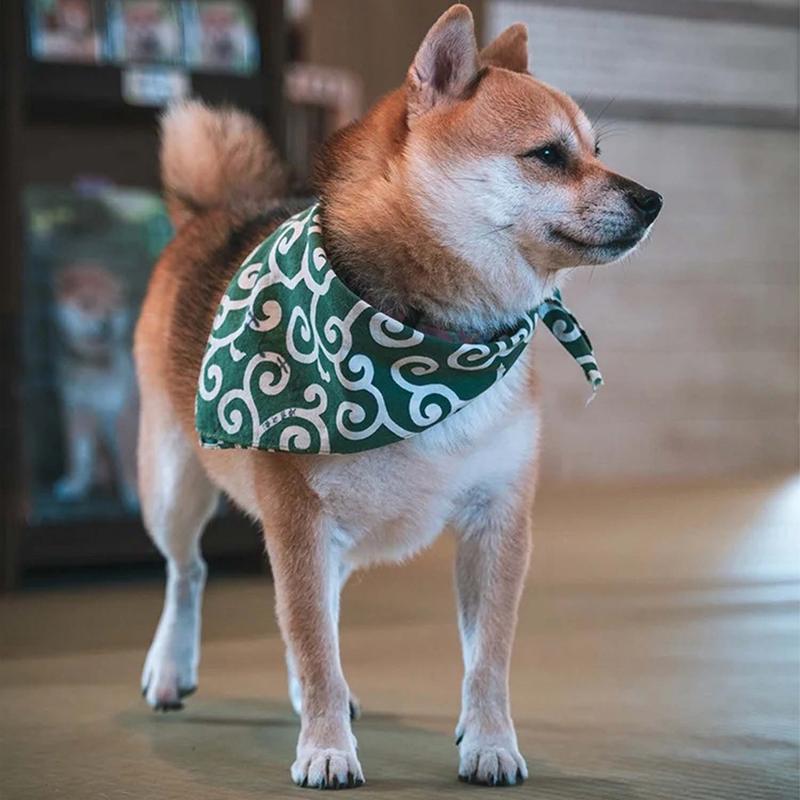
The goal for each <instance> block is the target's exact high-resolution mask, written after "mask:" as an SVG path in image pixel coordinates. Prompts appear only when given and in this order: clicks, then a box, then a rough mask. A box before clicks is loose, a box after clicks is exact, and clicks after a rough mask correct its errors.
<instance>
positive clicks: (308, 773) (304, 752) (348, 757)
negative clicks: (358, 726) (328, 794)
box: [292, 747, 364, 789]
mask: <svg viewBox="0 0 800 800" xmlns="http://www.w3.org/2000/svg"><path fill="white" fill-rule="evenodd" d="M292 780H293V781H294V782H295V783H296V784H297V785H298V786H307V787H309V788H311V789H350V788H354V787H356V786H361V784H362V783H364V773H363V771H362V770H361V764H359V763H358V758H357V757H356V751H355V749H354V748H353V749H349V750H333V749H330V748H312V747H308V748H303V749H301V750H299V751H298V754H297V760H296V761H295V762H294V764H292Z"/></svg>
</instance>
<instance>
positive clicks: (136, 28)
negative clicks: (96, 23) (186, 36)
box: [108, 0, 183, 64]
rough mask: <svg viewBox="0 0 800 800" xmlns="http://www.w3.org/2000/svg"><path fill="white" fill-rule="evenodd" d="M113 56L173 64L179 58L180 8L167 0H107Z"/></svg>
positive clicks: (181, 56) (177, 61)
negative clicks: (108, 0)
mask: <svg viewBox="0 0 800 800" xmlns="http://www.w3.org/2000/svg"><path fill="white" fill-rule="evenodd" d="M108 9H109V31H110V34H111V40H112V52H113V57H114V60H115V61H117V62H124V63H159V64H176V63H180V62H182V61H183V34H182V28H181V16H180V9H179V6H178V4H177V3H176V2H172V1H171V0H114V2H111V3H109V6H108Z"/></svg>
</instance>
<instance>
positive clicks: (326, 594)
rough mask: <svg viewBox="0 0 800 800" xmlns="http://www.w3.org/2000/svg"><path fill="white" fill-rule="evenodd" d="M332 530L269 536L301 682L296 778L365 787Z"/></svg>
mask: <svg viewBox="0 0 800 800" xmlns="http://www.w3.org/2000/svg"><path fill="white" fill-rule="evenodd" d="M331 538H332V537H331V536H330V530H329V526H328V525H327V524H326V523H325V521H324V520H320V519H315V520H314V521H307V522H306V523H305V524H302V525H298V526H297V528H296V529H294V530H292V531H285V532H282V533H281V534H280V535H276V536H274V537H270V536H267V548H268V551H269V556H270V561H271V564H272V569H273V574H274V578H275V595H276V605H277V611H278V621H279V622H280V626H281V631H282V633H283V636H284V639H285V641H286V646H287V648H288V649H289V651H290V652H291V653H292V657H293V658H292V661H293V662H294V666H295V669H296V674H297V678H298V680H299V684H300V691H301V695H302V699H301V702H300V706H301V712H300V720H301V722H300V738H299V740H298V742H297V758H296V760H295V762H294V764H293V765H292V770H291V772H292V779H293V780H294V782H295V783H297V784H299V785H301V786H310V787H315V788H320V789H326V788H329V789H335V788H344V787H346V786H358V785H360V784H362V783H363V782H364V775H363V773H362V771H361V765H360V764H359V763H358V758H357V757H356V740H355V737H354V736H353V734H352V731H351V728H350V692H349V689H348V687H347V683H346V681H345V679H344V675H343V673H342V666H341V661H340V659H339V639H338V632H337V625H336V617H337V608H338V596H339V589H340V582H341V578H340V574H341V563H340V557H339V553H338V552H337V549H336V547H335V545H334V544H333V543H332V541H331Z"/></svg>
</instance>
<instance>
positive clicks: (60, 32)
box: [28, 0, 101, 63]
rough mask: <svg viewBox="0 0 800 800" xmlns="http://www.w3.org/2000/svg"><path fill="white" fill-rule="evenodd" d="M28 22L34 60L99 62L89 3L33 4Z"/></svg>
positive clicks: (37, 0) (39, 0)
mask: <svg viewBox="0 0 800 800" xmlns="http://www.w3.org/2000/svg"><path fill="white" fill-rule="evenodd" d="M28 19H29V29H30V46H31V55H32V56H33V57H34V58H35V59H37V60H39V61H78V62H87V63H93V62H96V61H98V60H99V59H100V55H101V36H100V34H99V32H98V29H97V20H96V16H95V13H94V7H93V4H92V0H32V2H29V4H28Z"/></svg>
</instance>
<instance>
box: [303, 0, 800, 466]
mask: <svg viewBox="0 0 800 800" xmlns="http://www.w3.org/2000/svg"><path fill="white" fill-rule="evenodd" d="M447 5H448V3H446V2H444V3H441V2H434V1H433V0H428V1H427V2H426V0H412V2H406V1H405V0H404V2H392V0H375V1H374V2H373V0H370V2H369V3H366V2H361V1H360V0H317V2H316V3H315V6H314V17H313V24H312V28H313V29H314V31H315V33H314V34H312V40H313V41H315V42H316V47H315V48H312V51H314V52H315V59H317V60H319V61H321V62H322V63H329V64H334V65H337V66H349V67H351V68H353V69H356V70H357V71H359V72H360V74H362V75H363V76H364V78H365V80H366V81H367V95H368V98H369V99H372V98H374V97H376V96H377V95H379V94H380V93H382V92H383V91H385V90H386V89H388V88H390V87H391V86H394V85H396V84H397V83H398V81H399V80H400V79H401V78H402V76H403V74H404V72H405V69H406V67H407V64H408V62H409V61H410V59H411V56H412V54H413V52H414V50H415V48H416V46H417V44H418V42H419V40H420V39H421V38H422V36H423V35H424V33H425V30H426V29H427V27H428V25H429V23H430V22H432V21H433V20H434V19H435V17H436V15H437V14H438V13H439V12H440V11H441V10H442V9H443V8H444V7H446V6H447ZM500 5H505V6H515V7H516V8H515V9H514V10H515V11H519V12H520V13H521V14H525V13H527V11H528V10H529V9H530V8H532V7H533V6H535V5H536V4H526V3H508V2H506V3H505V4H503V3H497V4H494V3H487V4H486V7H487V11H488V14H487V17H488V24H487V25H486V28H487V35H488V31H489V30H490V29H491V27H492V13H493V10H492V6H500ZM542 5H544V6H547V5H551V6H553V11H554V12H559V13H561V12H560V11H559V9H558V8H557V6H558V4H552V3H551V4H548V3H543V4H542ZM568 5H569V6H570V7H580V6H581V5H586V6H587V7H589V10H590V11H591V10H592V9H593V8H594V9H595V10H596V8H597V7H598V6H603V5H611V6H619V7H620V8H624V7H628V8H634V7H635V8H636V9H637V10H639V9H640V8H641V9H645V8H646V9H647V14H648V15H650V16H651V17H652V18H653V19H654V21H658V23H659V24H658V25H654V28H653V30H654V31H663V32H664V33H663V38H662V39H660V40H654V42H653V48H657V47H663V48H665V49H663V50H660V51H658V50H656V49H653V50H652V52H653V54H654V55H653V64H650V65H648V67H647V68H648V70H650V71H649V73H648V87H649V90H651V91H652V92H653V94H654V96H656V98H657V100H658V102H657V103H649V104H648V102H639V103H638V104H637V102H636V98H635V92H633V90H631V92H633V94H631V92H629V95H628V96H627V97H626V98H625V100H624V101H622V102H616V103H612V105H611V106H610V108H609V109H608V111H606V112H605V114H604V116H603V120H602V127H603V128H605V129H607V130H608V134H607V136H606V137H605V140H604V142H603V153H604V158H605V160H606V161H607V163H608V164H609V165H610V166H612V167H613V168H615V169H618V170H619V171H620V172H623V173H625V174H628V175H630V176H631V177H635V178H636V179H638V180H640V181H642V182H643V183H645V184H646V185H648V186H652V187H654V188H656V189H658V190H659V191H660V192H661V193H662V194H663V195H664V197H665V201H666V203H665V208H664V211H663V213H662V217H661V219H660V220H659V222H658V224H657V226H656V229H655V231H654V235H653V236H652V238H651V240H650V241H649V242H648V243H647V244H646V245H645V247H644V248H643V249H642V250H641V252H640V253H638V254H637V255H636V256H635V257H634V258H633V259H631V260H630V261H628V262H627V263H623V264H618V265H614V266H611V267H607V268H596V269H586V270H583V271H579V272H578V273H577V274H576V275H575V276H574V278H573V280H572V281H571V285H570V286H568V287H567V290H566V293H565V294H566V300H567V303H568V304H569V305H570V307H572V309H573V311H575V312H576V313H577V315H578V317H579V318H580V320H581V321H582V323H583V324H584V326H585V327H586V328H587V329H588V331H589V332H590V334H591V336H592V339H593V342H594V345H595V349H596V352H597V356H598V359H599V360H600V364H601V367H602V369H603V372H604V376H605V378H606V383H607V385H606V387H604V388H603V389H602V391H601V392H600V394H599V395H598V397H597V398H596V399H595V400H594V402H593V403H592V404H591V405H590V406H588V407H585V405H584V404H585V400H586V396H587V390H586V386H585V384H584V383H583V380H582V378H581V376H580V374H579V373H578V371H577V368H576V366H575V365H574V363H572V362H571V360H570V359H569V358H568V357H567V356H566V355H565V354H564V353H563V352H562V351H560V348H559V347H558V345H557V344H555V342H554V341H553V340H552V338H551V337H548V335H547V334H546V333H544V334H543V335H538V341H537V343H536V347H537V349H538V355H539V357H540V365H541V366H540V375H541V384H542V397H543V403H544V410H545V414H546V427H545V431H544V448H545V462H544V473H543V474H544V477H545V479H548V478H549V479H552V480H574V481H592V480H599V481H613V480H622V479H624V480H643V481H647V480H664V479H673V478H686V477H694V476H723V475H745V474H748V475H749V474H761V473H766V472H775V471H784V470H789V469H797V467H798V437H799V431H798V403H799V401H800V397H799V394H800V389H798V369H799V367H798V363H799V362H800V350H799V345H798V342H799V341H800V339H799V336H800V332H799V331H798V325H799V323H798V317H799V316H800V311H799V309H798V302H799V301H798V293H799V292H800V286H799V285H798V281H799V278H798V273H799V269H798V258H799V253H798V251H799V246H798V214H799V213H800V208H799V205H800V203H799V201H798V180H799V176H798V138H797V130H796V128H794V129H793V128H790V127H785V125H786V120H787V118H788V119H791V116H792V114H793V113H794V114H796V105H795V111H794V112H793V111H792V109H791V108H787V106H786V101H787V98H791V97H792V94H793V96H794V97H796V85H797V83H796V81H797V77H796V70H793V69H786V68H785V65H786V64H787V63H789V62H792V61H793V63H794V64H796V61H797V58H796V38H795V39H792V38H791V37H789V38H790V45H789V46H790V47H791V48H793V50H790V51H789V52H788V55H787V52H786V50H785V48H786V42H787V37H786V36H785V35H784V34H785V29H786V27H787V19H788V21H789V25H790V26H791V23H792V19H793V17H791V16H790V15H791V14H793V13H795V14H796V11H795V12H792V11H787V10H786V9H787V8H788V6H787V4H786V3H783V4H771V3H761V4H757V3H752V2H747V0H741V1H737V2H736V3H719V4H715V3H714V0H707V2H705V3H700V4H691V3H685V2H677V1H676V2H672V3H664V4H660V3H655V2H650V0H645V2H643V3H641V4H638V5H637V4H634V5H631V4H630V3H626V2H624V0H608V2H606V3H602V2H585V3H582V2H581V0H571V2H570V3H569V4H568ZM712 5H715V6H717V8H715V10H714V11H713V12H710V13H709V12H708V10H707V8H706V7H709V6H712ZM760 6H763V7H764V8H765V9H766V10H762V8H761V7H760ZM526 7H528V8H526ZM478 11H480V9H478ZM667 11H668V12H669V13H668V14H664V13H662V12H667ZM767 11H768V12H769V13H767ZM684 12H685V13H686V15H688V17H689V18H693V19H695V20H698V22H697V24H702V25H706V26H711V27H713V26H715V25H717V24H719V25H728V24H730V20H729V19H725V15H726V14H733V17H734V18H735V20H734V21H735V24H737V25H743V26H745V27H744V28H743V29H744V30H748V29H749V28H748V26H750V27H752V26H754V25H756V26H757V25H759V24H760V21H762V20H766V22H767V23H768V25H767V27H769V28H770V30H767V31H760V30H759V31H758V36H756V35H755V34H754V36H753V42H752V46H753V47H754V48H755V47H760V48H762V49H761V50H759V51H758V52H757V53H756V51H755V50H754V51H752V52H749V53H748V54H742V53H741V52H739V50H738V49H737V48H733V49H732V51H730V52H726V51H725V50H724V48H723V49H722V50H720V54H719V57H718V62H717V63H716V64H715V65H713V66H714V68H715V69H717V73H716V77H715V80H716V81H722V82H724V74H722V75H720V74H719V70H720V64H722V65H723V67H724V59H725V58H732V59H740V60H742V59H744V61H745V62H746V61H747V58H748V57H749V55H753V54H754V53H756V56H757V58H756V59H755V60H751V63H752V64H753V65H754V66H755V67H757V68H758V69H759V70H762V74H765V73H764V72H763V71H765V70H766V71H769V70H771V72H769V74H770V76H771V77H770V80H776V79H777V80H780V81H781V85H780V86H777V87H775V86H773V87H772V91H771V93H770V97H774V98H775V100H774V102H773V103H772V106H768V105H767V104H766V103H761V104H759V103H760V102H761V95H759V94H758V91H757V88H758V83H759V81H758V80H756V81H755V82H754V83H753V100H752V102H749V103H748V102H747V96H746V95H744V94H742V93H741V91H740V89H737V88H735V87H733V88H731V90H730V96H731V97H733V98H734V99H735V101H736V103H738V105H736V106H731V104H730V103H729V104H728V105H727V106H724V105H717V106H714V103H715V100H716V96H717V94H718V92H717V91H714V92H710V91H709V92H708V93H707V95H708V96H707V97H705V98H704V97H703V96H702V94H698V93H697V92H696V91H695V92H694V94H693V95H690V94H687V93H686V92H685V91H684V92H683V94H682V95H680V96H678V97H677V98H676V100H677V101H680V102H676V103H675V104H673V106H670V105H669V100H670V92H671V91H672V89H673V88H674V89H675V91H676V92H677V91H678V90H680V89H681V88H682V85H681V84H680V80H686V79H687V75H689V72H688V70H689V68H690V66H691V65H689V64H685V63H684V64H679V63H677V59H673V60H672V61H670V58H671V55H670V50H669V47H670V44H669V43H670V37H671V36H673V31H678V34H679V28H672V27H670V25H664V24H661V20H662V17H663V16H665V15H666V16H668V17H669V18H670V19H671V20H677V22H676V24H677V23H678V22H680V17H681V14H683V13H684ZM773 12H774V13H773ZM359 14H360V15H361V16H359ZM353 15H355V20H354V17H353ZM700 17H702V19H699V18H700ZM637 18H638V19H639V20H641V15H637ZM608 19H609V20H610V21H611V22H617V23H618V22H619V19H618V17H616V16H614V15H613V14H612V15H611V16H609V17H608ZM670 24H671V23H670ZM687 24H688V23H687ZM711 27H709V28H706V30H711ZM625 31H626V26H625V25H624V24H623V25H618V26H617V30H616V31H615V35H624V34H625ZM574 33H575V30H574V29H572V30H571V29H569V28H567V29H564V30H563V32H562V35H563V36H564V42H565V47H567V46H568V45H569V39H568V37H569V36H570V35H574ZM585 33H586V35H590V36H594V38H595V39H598V40H600V39H603V37H604V33H603V31H602V30H600V29H599V28H598V29H597V30H591V29H587V30H586V31H585ZM659 35H661V34H659ZM676 35H677V34H676ZM680 36H681V35H679V38H680ZM770 36H775V41H777V42H779V43H780V44H781V46H782V47H783V48H784V50H782V52H781V53H777V52H776V54H775V58H776V59H777V58H778V57H779V56H780V59H781V60H780V61H779V62H776V60H775V59H772V60H770V59H768V58H766V56H765V55H764V49H763V48H764V41H772V40H771V39H769V37H770ZM534 38H535V36H534ZM673 38H674V37H673ZM746 41H750V40H749V39H748V38H747V37H746ZM717 44H719V42H717ZM605 45H606V56H604V57H608V58H611V59H612V61H613V56H614V51H613V48H611V47H609V46H608V40H606V42H605ZM551 52H552V53H555V54H556V56H557V53H558V50H557V49H555V50H553V48H551ZM536 53H537V50H536V44H535V41H534V43H533V45H532V60H533V65H534V71H535V72H537V71H538V67H537V61H536ZM541 54H542V55H544V53H541ZM587 57H588V55H587ZM719 59H721V60H719ZM673 63H674V68H675V69H674V74H673V73H672V72H670V69H671V65H672V64H673ZM776 63H779V64H780V65H781V66H780V68H779V69H777V70H776V69H775V64H776ZM656 64H660V65H661V73H660V74H659V73H656V72H655V71H653V70H652V69H651V67H653V65H656ZM746 66H747V65H746V64H743V65H742V69H745V68H746ZM709 68H711V67H709ZM695 69H696V72H695V73H694V74H692V75H691V76H690V77H691V79H692V80H702V75H703V71H704V70H705V69H706V67H705V66H704V65H703V64H702V63H699V62H698V64H696V65H695ZM742 74H743V72H742V71H741V70H740V71H739V72H737V73H735V78H734V77H733V75H734V73H733V72H732V77H731V80H734V79H735V80H736V81H737V82H740V81H742V80H743V78H742ZM611 75H613V70H612V68H611V62H608V63H607V68H606V69H602V67H601V68H599V69H598V83H599V84H602V78H603V77H604V76H605V77H606V78H609V76H611ZM680 76H683V77H682V78H680V80H679V77H680ZM698 76H699V77H698ZM543 77H545V78H546V77H547V76H546V75H544V76H543ZM658 80H661V81H662V83H661V85H660V86H656V82H657V81H658ZM607 83H608V84H610V86H611V92H610V93H611V94H612V96H613V87H614V84H615V81H613V80H611V79H610V78H609V80H608V81H607ZM719 85H720V86H721V85H723V83H720V84H719ZM787 86H788V89H787ZM792 87H794V89H793V88H792ZM627 88H628V89H630V86H628V87H627ZM656 89H657V90H658V91H656ZM631 97H633V100H634V102H631ZM698 98H699V100H700V101H703V102H701V103H698V102H697V99H698ZM600 99H601V98H599V97H598V96H597V94H595V95H594V100H591V99H590V103H589V105H590V108H591V109H592V110H593V111H594V113H595V114H596V112H597V110H598V107H602V106H603V105H605V101H604V100H603V102H602V103H599V102H598V101H599V100H600ZM687 100H689V101H691V102H686V101H687ZM665 103H666V105H665ZM681 103H682V105H681ZM620 107H622V109H623V110H624V113H625V115H626V117H627V118H626V119H614V118H613V114H614V111H615V109H616V108H620ZM635 117H639V118H640V119H639V121H636V120H635V119H632V118H635ZM658 118H663V119H662V120H661V121H659V122H653V121H651V120H654V119H658ZM670 118H671V121H670ZM682 118H691V119H694V120H695V122H694V124H687V123H682V122H681V121H680V120H681V119H682ZM704 120H705V122H704ZM715 120H717V121H719V120H725V121H727V122H728V123H729V124H711V123H712V122H713V121H715ZM737 121H738V123H739V124H732V123H735V122H737ZM745 123H746V124H745ZM765 123H766V126H765ZM769 125H777V126H780V125H783V126H784V127H769ZM540 334H542V332H541V331H540Z"/></svg>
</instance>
